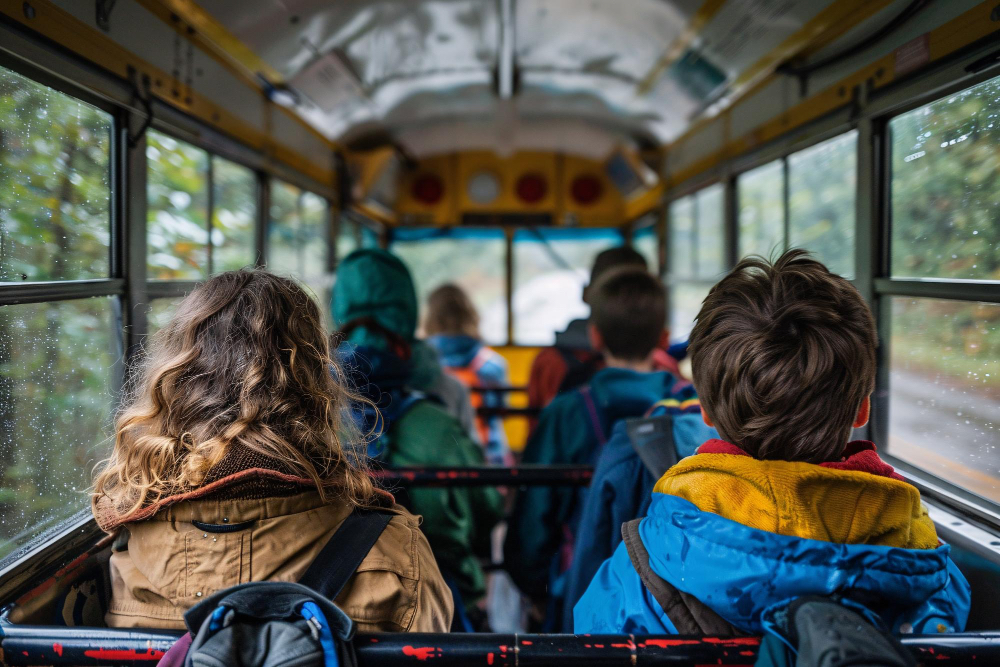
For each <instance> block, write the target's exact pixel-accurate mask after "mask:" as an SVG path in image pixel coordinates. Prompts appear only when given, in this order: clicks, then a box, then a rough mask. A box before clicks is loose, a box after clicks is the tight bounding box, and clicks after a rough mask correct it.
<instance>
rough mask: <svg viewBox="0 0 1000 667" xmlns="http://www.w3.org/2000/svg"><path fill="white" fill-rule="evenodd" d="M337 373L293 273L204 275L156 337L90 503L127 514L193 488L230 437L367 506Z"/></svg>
mask: <svg viewBox="0 0 1000 667" xmlns="http://www.w3.org/2000/svg"><path fill="white" fill-rule="evenodd" d="M337 377H343V376H342V374H341V373H340V372H339V369H338V368H337V366H336V364H335V363H334V361H333V359H332V358H331V356H330V348H329V344H328V339H327V335H326V332H325V331H324V327H323V325H322V323H321V319H320V311H319V309H318V308H317V306H316V304H315V302H314V301H313V300H312V299H311V298H310V297H309V295H308V294H307V293H306V292H305V291H304V290H303V289H302V288H301V287H300V286H299V285H298V284H296V283H295V282H294V281H293V280H290V279H288V278H282V277H279V276H276V275H274V274H271V273H268V272H267V271H263V270H258V269H243V270H240V271H229V272H227V273H223V274H221V275H219V276H216V277H214V278H212V279H210V280H208V281H207V282H205V283H204V284H203V285H201V286H200V287H198V288H197V289H195V290H194V291H193V292H192V293H191V294H190V295H188V296H187V297H186V298H185V299H184V300H183V301H182V302H181V304H180V306H179V308H178V310H177V313H176V314H175V315H174V316H173V318H172V319H171V320H170V322H169V324H167V326H165V327H164V328H163V329H162V330H160V331H159V332H157V333H156V334H155V335H154V336H153V337H152V341H151V345H150V347H149V349H148V350H147V354H146V358H145V360H144V364H143V365H142V368H141V369H139V372H137V373H136V374H135V379H134V380H133V381H132V382H131V383H130V386H129V388H128V390H127V392H126V399H125V400H124V401H123V404H122V408H121V410H120V412H119V414H118V416H117V419H116V422H115V442H114V448H113V450H112V452H111V455H110V456H109V457H108V458H107V459H106V460H105V461H102V462H101V463H100V464H98V469H97V471H96V475H95V480H94V487H93V494H92V503H93V504H94V507H95V510H96V507H97V503H98V502H99V501H101V500H102V499H103V498H107V499H108V500H110V502H111V504H112V505H113V507H114V509H115V511H116V512H117V513H119V514H121V515H127V514H130V513H132V512H135V511H137V510H140V509H142V508H145V507H148V506H150V505H152V504H155V503H157V502H159V501H160V500H163V499H165V498H169V497H170V496H174V495H177V494H180V493H185V492H189V491H193V490H196V489H197V488H198V487H199V485H201V484H202V483H203V481H204V480H205V477H206V474H207V473H208V471H209V470H210V469H211V468H212V467H213V466H214V465H215V464H217V463H219V462H220V461H221V460H222V458H223V457H224V456H225V455H226V453H227V451H229V450H230V448H232V447H233V446H235V445H242V446H243V447H245V448H246V449H248V450H251V451H253V452H256V453H258V454H261V455H264V456H267V457H271V458H273V459H276V460H279V461H281V462H282V463H283V464H284V467H286V468H287V469H288V470H289V471H291V472H292V473H294V475H295V476H297V477H301V478H303V479H309V480H311V481H312V482H313V483H314V484H315V486H316V489H317V490H318V491H319V493H320V494H321V496H322V497H323V498H324V500H328V499H329V497H330V495H331V494H335V495H337V496H340V497H342V498H343V499H344V500H346V501H347V502H349V503H350V504H352V505H360V506H363V505H367V504H370V503H371V502H372V499H373V496H374V494H375V493H376V491H375V488H374V485H373V483H372V480H371V477H370V475H369V473H368V470H367V467H366V459H365V456H364V453H363V450H362V448H363V438H359V437H356V436H357V435H358V434H357V433H356V430H355V429H353V427H352V422H351V420H350V418H349V416H348V414H347V413H348V411H349V410H350V409H351V405H352V401H354V400H361V399H359V398H357V397H355V396H354V395H353V394H352V393H351V392H350V391H349V390H348V389H347V388H345V387H343V386H342V385H341V384H340V383H338V381H337V380H336V379H335V378H337ZM103 502H105V503H106V502H107V500H106V501H103Z"/></svg>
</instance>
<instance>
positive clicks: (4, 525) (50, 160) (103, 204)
mask: <svg viewBox="0 0 1000 667" xmlns="http://www.w3.org/2000/svg"><path fill="white" fill-rule="evenodd" d="M0 128H2V129H0V192H2V193H3V197H2V198H0V282H6V283H9V284H11V285H10V286H9V287H7V288H3V287H0V290H7V289H9V290H10V291H11V292H10V293H14V291H15V290H16V285H14V284H15V283H22V282H28V281H51V282H53V283H55V281H65V280H80V279H98V280H99V279H106V278H108V277H109V275H110V257H111V253H110V244H111V217H110V201H111V191H110V182H111V178H110V162H111V150H110V146H111V130H112V119H111V116H110V115H109V114H107V113H105V112H103V111H100V110H98V109H96V108H94V107H92V106H90V105H88V104H85V103H83V102H80V101H78V100H76V99H74V98H72V97H70V96H68V95H65V94H63V93H59V92H57V91H55V90H52V89H50V88H47V87H45V86H42V85H40V84H38V83H35V82H34V81H31V80H29V79H27V78H25V77H23V76H20V75H18V74H15V73H13V72H10V71H8V70H6V69H3V68H0ZM51 289H52V290H53V291H54V292H58V290H59V289H60V286H59V285H58V284H53V285H51ZM4 293H5V294H6V293H7V292H6V291H5V292H4ZM56 298H57V297H54V299H56ZM115 301H116V299H115V298H109V297H93V298H83V299H74V300H66V301H61V300H52V301H49V302H45V303H23V304H16V305H4V306H0V476H2V478H0V557H3V556H7V555H9V554H11V553H15V552H16V551H17V550H18V549H20V548H21V547H24V546H26V545H27V544H28V543H29V542H31V541H33V540H34V539H35V538H38V537H40V536H42V535H43V534H45V533H46V532H47V531H49V530H50V529H53V528H54V527H56V526H57V524H60V523H61V522H63V521H64V520H66V519H68V518H70V517H72V516H73V515H75V514H76V513H77V512H80V511H84V512H85V511H86V508H87V507H88V503H89V499H88V496H87V493H86V492H87V487H88V485H89V483H90V470H91V467H92V465H93V464H94V463H95V462H96V461H97V459H99V458H101V457H102V456H103V455H104V454H105V452H106V449H105V447H106V445H107V437H108V435H109V433H108V430H107V427H108V415H109V414H110V413H111V406H112V400H113V395H114V376H115V370H114V368H115V363H116V361H118V360H119V359H120V357H121V354H122V351H121V349H120V345H119V337H118V336H117V335H116V333H115V331H116V328H117V327H118V322H117V321H116V319H115V316H114V314H115V312H117V311H116V303H115Z"/></svg>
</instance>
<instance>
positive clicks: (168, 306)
mask: <svg viewBox="0 0 1000 667" xmlns="http://www.w3.org/2000/svg"><path fill="white" fill-rule="evenodd" d="M183 300H184V297H182V296H175V297H162V298H159V299H151V300H150V302H149V311H148V312H147V313H146V331H147V332H148V334H149V335H150V336H152V335H153V334H155V333H156V332H157V331H159V330H160V329H162V328H163V327H165V326H167V323H168V322H169V321H170V318H171V317H173V316H174V313H176V312H177V306H179V305H181V301H183Z"/></svg>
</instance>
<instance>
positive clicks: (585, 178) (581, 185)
mask: <svg viewBox="0 0 1000 667" xmlns="http://www.w3.org/2000/svg"><path fill="white" fill-rule="evenodd" d="M569 191H570V195H572V197H573V201H575V202H576V203H577V204H580V205H581V206H590V205H591V204H593V203H594V202H596V201H597V200H598V199H600V198H601V195H602V194H604V185H603V184H602V183H601V179H599V178H597V177H596V176H593V175H591V174H582V175H580V176H577V177H576V178H574V179H573V183H572V184H571V185H570V188H569Z"/></svg>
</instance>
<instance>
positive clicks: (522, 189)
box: [514, 173, 549, 204]
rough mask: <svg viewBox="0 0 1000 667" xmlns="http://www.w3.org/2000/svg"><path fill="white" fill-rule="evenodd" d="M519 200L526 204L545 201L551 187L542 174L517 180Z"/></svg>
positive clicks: (515, 188) (529, 175) (515, 187)
mask: <svg viewBox="0 0 1000 667" xmlns="http://www.w3.org/2000/svg"><path fill="white" fill-rule="evenodd" d="M514 190H515V191H516V192H517V196H518V198H519V199H520V200H521V201H523V202H524V203H526V204H537V203H538V202H540V201H542V200H543V199H545V195H546V194H548V191H549V186H548V183H546V182H545V177H544V176H542V175H541V174H535V173H529V174H525V175H523V176H521V178H519V179H517V184H516V185H515V186H514Z"/></svg>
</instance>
